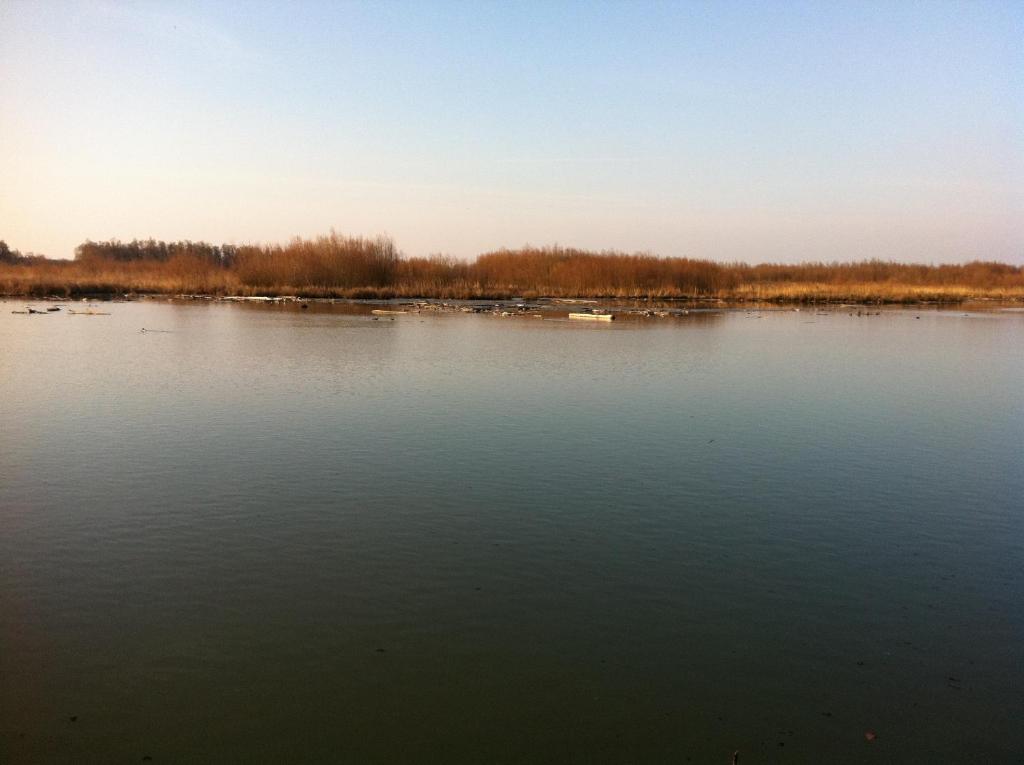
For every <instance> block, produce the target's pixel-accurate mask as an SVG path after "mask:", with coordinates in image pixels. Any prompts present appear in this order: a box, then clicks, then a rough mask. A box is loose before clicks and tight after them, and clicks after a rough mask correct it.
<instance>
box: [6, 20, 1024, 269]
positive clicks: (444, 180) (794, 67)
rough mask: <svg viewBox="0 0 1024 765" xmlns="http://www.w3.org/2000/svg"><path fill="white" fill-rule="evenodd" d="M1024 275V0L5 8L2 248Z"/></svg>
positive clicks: (65, 252)
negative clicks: (369, 248)
mask: <svg viewBox="0 0 1024 765" xmlns="http://www.w3.org/2000/svg"><path fill="white" fill-rule="evenodd" d="M331 227H334V228H336V229H337V230H338V231H340V232H344V233H351V234H367V235H375V234H377V233H389V234H391V235H393V236H394V237H395V239H396V240H397V242H398V245H399V247H401V248H402V249H403V250H404V251H405V252H407V253H408V254H410V255H425V254H429V253H436V252H443V253H449V254H452V255H456V256H459V257H472V256H473V255H476V254H477V253H479V252H482V251H485V250H489V249H494V248H497V247H501V246H510V247H511V246H518V245H522V244H525V243H532V244H538V245H539V244H551V243H556V242H557V243H560V244H564V245H575V246H580V247H588V248H596V249H603V248H616V249H624V250H630V251H633V250H649V251H652V252H655V253H658V254H662V255H688V256H693V257H709V258H714V259H718V260H747V261H765V260H775V261H795V260H807V259H813V260H836V259H843V260H845V259H855V258H866V257H881V258H892V259H898V260H913V261H924V262H948V261H960V260H968V259H974V258H986V259H999V260H1004V261H1009V262H1015V263H1024V3H1022V2H1019V1H1018V2H1007V3H989V2H970V3H945V2H926V3H914V2H893V3H874V2H849V3H835V2H818V3H796V2H785V3H782V2H780V3H729V2H713V3H667V4H661V3H657V4H656V3H596V2H587V3H579V4H569V3H553V2H543V3H506V4H498V3H486V2H474V3H470V2H464V3H425V2H416V3H413V2H410V3H393V4H385V3H360V4H343V3H336V2H329V3H314V2H291V3H283V2H282V3H183V2H175V3H166V4H164V3H138V4H133V3H127V4H126V3H107V2H81V3H71V2H68V3H47V2H22V1H21V0H0V238H3V239H6V240H7V241H8V242H9V244H10V245H11V246H12V247H16V248H18V249H21V250H22V251H29V250H32V251H36V252H42V253H46V254H48V255H51V256H54V257H70V256H71V255H72V253H73V249H74V246H75V245H76V244H78V243H79V242H81V241H82V240H84V239H85V238H87V237H88V238H93V239H103V238H109V237H118V238H121V239H131V238H133V237H149V236H154V237H157V238H165V239H177V238H191V239H206V240H209V241H213V242H224V241H227V242H239V243H240V242H248V241H267V240H275V241H276V240H284V239H287V238H289V237H291V236H293V235H313V234H316V233H322V232H326V231H328V230H329V229H330V228H331Z"/></svg>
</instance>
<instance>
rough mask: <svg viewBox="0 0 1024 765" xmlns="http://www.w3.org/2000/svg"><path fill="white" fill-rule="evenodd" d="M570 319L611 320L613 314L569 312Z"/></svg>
mask: <svg viewBox="0 0 1024 765" xmlns="http://www.w3.org/2000/svg"><path fill="white" fill-rule="evenodd" d="M569 318H570V319H588V320H590V321H613V320H614V319H615V316H614V315H612V314H610V313H571V314H569Z"/></svg>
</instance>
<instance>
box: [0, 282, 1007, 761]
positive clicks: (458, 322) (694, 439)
mask: <svg viewBox="0 0 1024 765" xmlns="http://www.w3.org/2000/svg"><path fill="white" fill-rule="evenodd" d="M36 305H40V306H42V305H45V304H42V303H37V304H36ZM78 305H81V304H78ZM23 306H24V301H18V302H14V301H6V302H0V523H2V532H0V678H2V679H0V761H3V762H9V763H29V762H31V763H35V762H47V763H92V762H95V763H115V762H125V763H129V762H140V761H144V760H145V761H149V759H151V761H152V762H154V763H159V762H214V761H216V762H239V763H242V762H246V763H249V762H351V763H393V762H451V763H535V762H551V763H565V762H585V763H605V762H608V763H667V762H676V763H679V762H694V763H729V762H731V758H732V753H733V752H734V751H737V750H738V751H739V752H740V760H739V761H740V762H741V763H743V765H747V764H748V763H775V762H821V763H824V762H827V763H833V764H834V763H860V762H879V763H883V762H884V763H890V762H899V763H936V762H950V763H952V762H986V763H988V762H991V763H996V762H1006V763H1010V762H1013V763H1019V762H1022V761H1024V725H1022V724H1021V712H1022V708H1024V707H1022V699H1024V693H1022V692H1024V312H1021V311H1019V310H1000V309H993V310H965V309H963V308H959V309H950V310H934V309H924V308H920V309H891V310H890V309H881V310H879V309H872V311H871V312H872V313H874V312H876V311H878V315H870V316H867V315H862V316H857V315H856V311H857V309H849V308H839V307H835V308H829V309H815V308H813V307H807V308H804V309H803V310H801V311H793V310H792V309H776V310H764V311H745V310H734V311H699V312H698V311H695V312H691V313H690V314H688V315H685V316H679V317H672V318H653V319H639V318H637V319H627V320H621V321H616V322H611V323H604V322H600V323H599V322H570V321H566V320H559V319H558V318H556V315H555V314H552V315H551V316H549V317H548V318H545V319H531V318H523V317H511V318H501V317H497V316H492V315H467V314H445V313H441V314H436V313H423V314H415V313H414V314H407V315H402V316H396V317H393V318H391V317H379V318H380V320H375V318H374V317H371V316H370V315H369V306H365V305H351V304H344V305H326V304H324V305H319V304H317V305H313V306H311V307H310V309H308V310H302V309H300V308H299V307H298V306H297V305H269V306H263V305H245V304H229V303H219V302H187V303H174V302H170V301H157V300H145V301H139V302H131V303H104V304H100V308H99V309H98V310H102V311H108V312H109V313H110V315H109V316H71V315H68V314H67V313H66V312H63V311H62V312H58V313H55V314H52V315H47V316H26V315H15V314H12V313H11V311H12V310H18V309H21V308H22V307H23ZM560 315H564V314H560ZM143 328H145V329H146V330H147V331H146V332H142V331H141V330H142V329H143ZM866 734H871V735H866ZM872 736H873V737H874V740H869V739H870V738H872Z"/></svg>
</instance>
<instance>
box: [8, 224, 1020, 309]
mask: <svg viewBox="0 0 1024 765" xmlns="http://www.w3.org/2000/svg"><path fill="white" fill-rule="evenodd" d="M28 262H32V263H36V264H52V265H49V266H48V267H47V271H46V274H47V279H49V280H51V282H53V283H59V281H60V279H61V278H64V279H71V278H74V279H77V280H79V282H80V283H86V282H90V280H91V282H95V283H97V284H108V283H109V284H115V285H119V286H124V287H125V288H126V289H136V290H145V291H156V292H174V291H187V290H189V289H192V290H196V291H201V290H207V291H210V292H215V293H226V292H238V293H245V294H260V293H262V294H301V295H307V296H338V297H341V296H345V297H360V296H362V297H375V296H395V297H442V298H459V297H499V296H517V295H524V296H553V297H558V296H581V297H582V296H588V297H666V298H682V297H729V296H732V297H741V298H744V299H757V298H767V299H786V298H787V297H792V298H797V299H799V297H800V296H801V294H814V295H818V294H821V295H827V296H832V297H839V296H842V295H844V294H849V295H850V296H853V297H858V296H859V297H861V298H864V299H873V298H874V297H877V299H880V300H884V299H888V298H889V297H894V296H895V295H897V294H905V295H906V296H908V297H913V296H917V297H921V296H922V294H923V293H922V290H926V289H927V290H933V291H936V294H939V293H941V292H943V291H946V292H949V291H950V290H961V291H973V292H975V293H979V294H980V293H983V292H986V291H988V292H1000V291H1002V292H1014V293H1017V292H1020V293H1022V294H1024V267H1021V266H1013V265H1009V264H1005V263H997V262H990V261H972V262H969V263H962V264H944V265H924V264H910V263H897V262H892V261H884V260H878V259H873V260H863V261H856V262H831V263H829V262H809V263H798V264H781V263H761V264H756V265H751V264H747V263H739V262H737V263H720V262H717V261H712V260H702V259H694V258H683V257H658V256H655V255H652V254H650V253H624V252H617V251H600V252H596V251H590V250H582V249H575V248H570V247H558V246H552V247H523V248H519V249H502V250H496V251H493V252H487V253H484V254H481V255H479V256H478V257H476V258H475V259H474V260H471V261H463V260H458V259H455V258H451V257H447V256H441V255H435V256H431V257H406V256H403V255H402V254H401V252H400V251H399V250H398V248H397V247H396V245H395V243H394V241H393V240H392V239H391V238H389V237H386V236H380V237H375V238H366V237H349V236H343V235H340V234H338V233H336V232H333V231H332V232H331V233H330V234H327V235H324V236H318V237H314V238H311V239H302V238H295V239H292V240H291V241H289V242H287V243H285V244H245V245H234V244H220V245H214V244H210V243H207V242H202V241H200V242H193V241H188V240H184V241H177V242H164V241H157V240H154V239H147V240H138V239H133V240H132V241H130V242H122V241H119V240H116V239H112V240H109V241H103V242H94V241H91V240H89V241H86V242H84V243H82V244H81V245H79V246H78V248H76V250H75V260H74V261H73V262H69V261H52V260H45V259H40V258H34V259H26V257H25V256H22V255H20V254H19V253H17V251H14V250H11V249H10V248H9V247H8V246H7V245H6V244H5V243H3V242H0V263H5V264H22V265H24V264H26V263H28ZM22 271H23V272H25V271H24V269H22ZM12 283H13V282H12ZM868 287H870V288H871V289H868ZM11 289H15V288H14V287H12V288H11Z"/></svg>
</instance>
